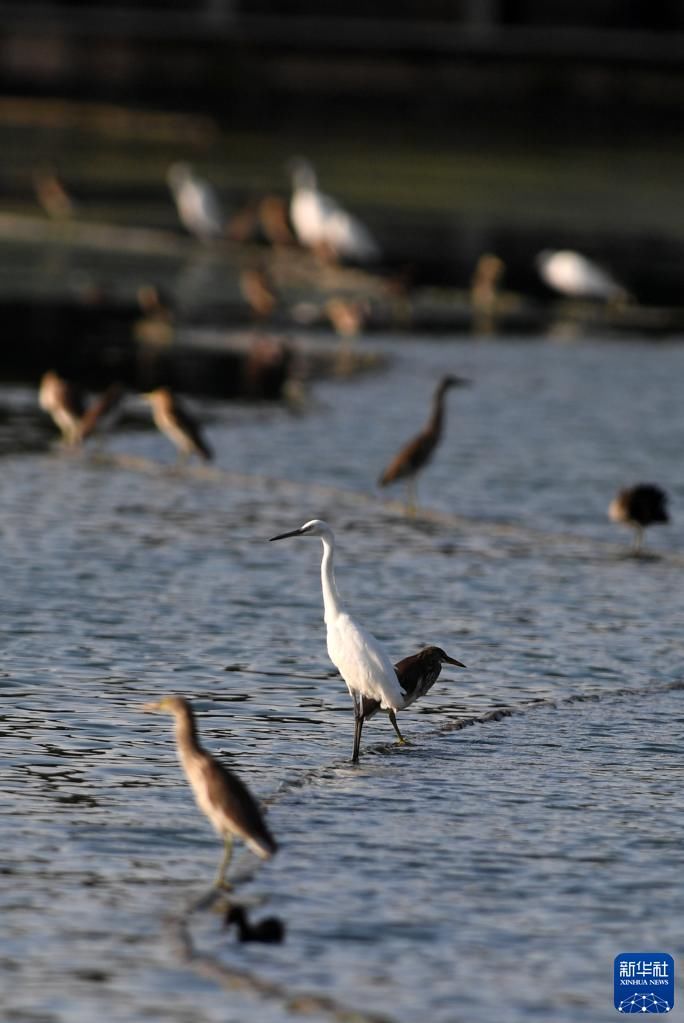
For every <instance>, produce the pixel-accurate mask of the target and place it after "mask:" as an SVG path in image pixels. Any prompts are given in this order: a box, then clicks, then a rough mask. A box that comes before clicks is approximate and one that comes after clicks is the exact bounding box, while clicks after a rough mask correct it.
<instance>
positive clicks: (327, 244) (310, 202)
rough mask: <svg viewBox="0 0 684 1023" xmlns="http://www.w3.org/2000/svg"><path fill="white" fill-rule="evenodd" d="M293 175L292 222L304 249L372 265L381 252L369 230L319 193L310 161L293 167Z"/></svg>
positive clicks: (291, 166)
mask: <svg viewBox="0 0 684 1023" xmlns="http://www.w3.org/2000/svg"><path fill="white" fill-rule="evenodd" d="M289 167H290V169H291V172H292V199H291V202H290V220H291V221H292V226H293V227H294V230H295V234H296V235H297V239H298V241H299V243H300V245H303V246H305V247H306V248H308V249H313V250H314V251H316V252H318V253H319V254H323V255H325V256H327V257H328V258H334V259H349V260H353V261H354V262H357V263H370V262H372V261H373V260H376V259H379V257H380V249H379V247H378V244H377V242H376V241H375V239H374V238H373V236H372V235H371V233H370V231H369V230H368V228H367V227H366V226H365V225H364V224H362V223H361V221H360V220H358V219H357V218H356V217H354V216H352V214H351V213H348V212H347V211H346V210H345V209H344V208H343V207H342V206H340V204H339V203H338V202H337V201H336V200H335V199H333V198H332V197H331V196H329V195H324V193H323V192H319V190H318V185H317V182H316V172H315V171H314V169H313V167H312V166H311V164H310V163H309V162H308V160H304V159H301V158H297V159H295V160H292V161H291V162H290V164H289Z"/></svg>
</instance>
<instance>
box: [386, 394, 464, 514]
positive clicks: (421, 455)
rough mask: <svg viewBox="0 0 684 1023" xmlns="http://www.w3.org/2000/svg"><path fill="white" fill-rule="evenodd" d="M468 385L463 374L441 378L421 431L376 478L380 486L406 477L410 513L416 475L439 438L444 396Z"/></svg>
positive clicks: (414, 493) (412, 509)
mask: <svg viewBox="0 0 684 1023" xmlns="http://www.w3.org/2000/svg"><path fill="white" fill-rule="evenodd" d="M467 384H468V381H467V380H464V379H463V378H462V377H456V376H444V377H442V379H441V380H440V381H439V383H438V384H437V387H436V389H435V392H434V395H433V398H432V411H431V413H430V418H429V419H428V421H427V423H426V424H425V426H424V427H423V429H422V430H421V431H420V433H419V434H417V436H415V437H413V438H412V439H411V440H410V441H409V442H408V443H407V444H405V445H404V447H403V448H402V449H401V450H400V451H399V452H398V454H396V455H395V456H394V458H393V459H392V461H391V462H390V464H389V465H388V466H387V468H386V469H385V471H384V472H383V473H382V475H381V476H380V479H379V480H378V484H379V485H380V486H381V487H386V486H387V485H388V484H389V483H396V481H397V480H402V479H405V480H407V482H408V502H407V507H408V510H409V512H413V511H414V510H415V505H416V484H415V478H416V474H417V473H418V472H419V471H420V470H421V469H422V468H423V467H424V466H425V465H427V463H428V462H429V461H430V459H431V458H432V454H433V452H434V450H435V448H436V447H437V445H438V444H439V442H440V440H441V437H442V431H443V429H444V415H445V413H444V397H445V395H446V393H447V391H448V390H449V388H450V387H462V386H464V385H467Z"/></svg>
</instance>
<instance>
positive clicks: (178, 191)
mask: <svg viewBox="0 0 684 1023" xmlns="http://www.w3.org/2000/svg"><path fill="white" fill-rule="evenodd" d="M166 180H167V181H168V184H169V188H170V189H171V194H172V195H173V199H174V202H175V204H176V209H177V210H178V217H179V219H180V221H181V223H182V224H183V226H184V227H185V228H186V229H187V230H188V231H189V232H190V234H194V235H195V237H196V238H199V239H200V240H201V241H207V240H208V239H210V238H218V237H219V236H220V235H222V234H223V231H224V227H225V222H226V218H225V215H224V212H223V209H222V207H221V203H220V202H219V199H218V196H217V195H216V192H215V191H214V189H213V188H212V186H211V185H210V184H209V182H208V181H203V180H202V179H200V178H198V177H196V176H195V175H194V174H193V172H192V169H191V168H190V166H189V165H188V164H187V163H174V164H172V165H171V166H170V167H169V169H168V172H167V175H166Z"/></svg>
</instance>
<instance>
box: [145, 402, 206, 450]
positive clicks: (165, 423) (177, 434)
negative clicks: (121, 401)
mask: <svg viewBox="0 0 684 1023" xmlns="http://www.w3.org/2000/svg"><path fill="white" fill-rule="evenodd" d="M143 398H145V400H146V401H149V403H150V405H151V406H152V418H153V419H154V422H155V425H156V426H157V428H158V429H159V430H161V432H162V433H163V434H165V435H166V436H167V437H168V438H169V440H170V441H171V443H172V444H174V445H175V446H176V448H177V449H178V452H179V455H180V457H181V459H187V458H190V456H191V455H193V454H195V455H198V456H199V457H200V458H203V459H204V460H205V461H206V462H210V461H211V459H212V457H213V452H212V450H211V448H210V447H209V445H208V444H207V442H206V441H205V439H204V437H203V436H202V433H201V431H200V427H199V423H198V422H197V421H196V420H195V419H193V418H192V416H191V415H190V414H189V412H188V411H187V409H186V408H185V407H184V406H183V405H182V404H181V402H180V401H179V399H178V398H177V397H176V395H175V394H173V392H172V391H170V390H169V388H168V387H158V388H157V389H156V390H154V391H148V392H147V394H143Z"/></svg>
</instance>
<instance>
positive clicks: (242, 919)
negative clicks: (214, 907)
mask: <svg viewBox="0 0 684 1023" xmlns="http://www.w3.org/2000/svg"><path fill="white" fill-rule="evenodd" d="M225 922H226V925H227V926H228V927H231V926H232V925H233V924H235V925H236V927H237V931H238V938H239V939H240V941H260V942H262V944H264V945H279V944H280V943H281V941H282V940H283V938H284V937H285V924H284V923H283V921H282V920H280V919H279V918H278V917H277V916H267V917H264V919H263V920H259V921H258V922H257V923H255V924H251V923H250V922H249V919H248V917H247V913H246V912H245V908H244V906H238V905H236V906H229V908H228V911H227V913H226V917H225Z"/></svg>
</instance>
